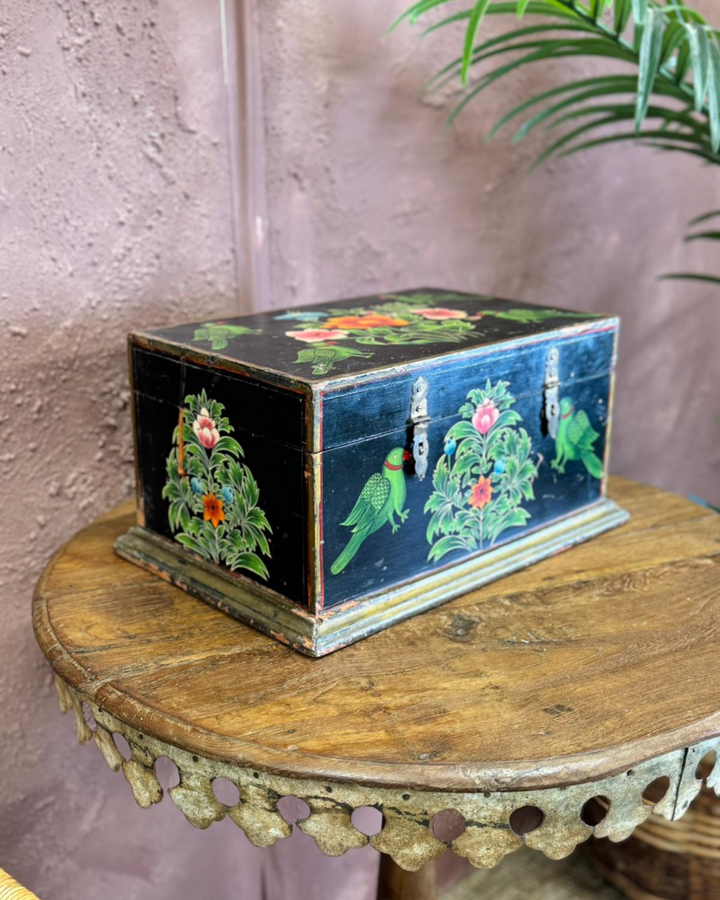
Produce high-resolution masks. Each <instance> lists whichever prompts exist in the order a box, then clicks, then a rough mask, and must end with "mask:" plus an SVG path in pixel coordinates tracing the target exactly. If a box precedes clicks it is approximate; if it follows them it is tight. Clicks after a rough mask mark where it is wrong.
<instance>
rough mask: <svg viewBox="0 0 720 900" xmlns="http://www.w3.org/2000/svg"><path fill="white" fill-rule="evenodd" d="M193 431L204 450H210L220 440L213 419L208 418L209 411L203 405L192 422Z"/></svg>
mask: <svg viewBox="0 0 720 900" xmlns="http://www.w3.org/2000/svg"><path fill="white" fill-rule="evenodd" d="M193 431H194V432H195V434H196V435H197V439H198V440H199V441H200V443H201V444H202V445H203V447H204V448H205V449H206V450H212V448H213V447H214V446H215V445H216V444H217V442H218V441H219V440H220V432H219V431H218V430H217V428H216V427H215V420H214V419H211V418H210V413H209V412H208V411H207V410H206V409H205V407H204V406H203V408H202V409H201V410H200V415H199V416H198V417H197V418H196V419H195V421H194V422H193Z"/></svg>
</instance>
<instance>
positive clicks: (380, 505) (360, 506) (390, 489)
mask: <svg viewBox="0 0 720 900" xmlns="http://www.w3.org/2000/svg"><path fill="white" fill-rule="evenodd" d="M408 457H409V454H408V452H407V451H404V450H403V448H402V447H395V448H393V449H392V450H391V451H390V452H389V453H388V455H387V456H386V457H385V462H384V463H383V467H382V471H381V472H375V473H374V474H373V475H371V476H370V478H368V480H367V481H366V482H365V486H364V487H363V489H362V491H361V492H360V496H359V497H358V499H357V501H356V503H355V506H353V508H352V512H351V513H350V515H349V516H348V517H347V519H345V521H344V522H342V525H344V526H345V527H346V528H351V529H352V534H351V537H350V540H349V541H348V543H347V545H346V546H345V549H344V550H343V551H342V553H341V554H340V555H339V556H338V558H337V559H336V560H335V562H334V563H333V564H332V566H331V568H330V571H331V572H332V574H333V575H339V574H340V572H342V571H343V569H344V568H345V567H346V566H347V565H348V563H349V562H350V561H351V560H352V559H353V558H354V556H355V554H356V553H357V552H358V550H359V549H360V547H361V546H362V544H363V543H364V541H365V539H366V538H368V537H369V536H370V535H371V534H374V533H375V532H376V531H379V530H380V528H382V526H383V525H385V524H386V523H388V524H389V525H390V528H391V529H392V533H393V534H395V533H396V532H397V531H398V530H399V528H400V525H401V524H402V523H403V522H405V520H406V519H407V517H408V515H409V512H410V511H409V510H407V509H405V508H404V507H405V500H406V497H407V485H406V483H405V472H404V471H403V463H404V461H405V460H406V459H407V458H408ZM395 516H397V517H398V519H400V522H396V521H395Z"/></svg>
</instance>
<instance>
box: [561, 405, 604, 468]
mask: <svg viewBox="0 0 720 900" xmlns="http://www.w3.org/2000/svg"><path fill="white" fill-rule="evenodd" d="M599 437H600V435H599V434H598V433H597V431H594V430H593V427H592V425H591V424H590V419H589V418H588V414H587V413H586V412H585V410H582V409H581V410H580V411H579V412H575V404H574V403H573V402H572V400H571V399H570V398H569V397H563V399H562V400H561V401H560V424H559V425H558V431H557V436H556V438H555V453H556V456H555V459H554V460H553V461H552V462H551V463H550V465H551V466H552V468H553V469H556V470H557V471H558V472H560V474H563V473H564V472H565V464H566V463H568V462H570V461H572V460H576V459H579V460H581V461H582V462H583V463H584V465H585V468H586V469H587V470H588V472H589V473H590V474H591V475H592V476H593V478H602V474H603V464H602V460H601V459H600V458H599V457H598V456H597V454H596V453H594V451H593V445H594V444H595V441H596V440H597V439H598V438H599Z"/></svg>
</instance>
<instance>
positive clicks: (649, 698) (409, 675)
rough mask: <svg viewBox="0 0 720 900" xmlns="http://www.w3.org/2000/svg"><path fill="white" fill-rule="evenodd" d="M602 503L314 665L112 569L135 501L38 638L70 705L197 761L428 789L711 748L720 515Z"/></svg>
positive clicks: (88, 548) (59, 599) (182, 597)
mask: <svg viewBox="0 0 720 900" xmlns="http://www.w3.org/2000/svg"><path fill="white" fill-rule="evenodd" d="M610 495H611V496H612V497H613V498H614V499H615V500H616V501H617V502H619V503H620V504H621V505H622V506H624V507H626V508H627V509H629V510H630V512H631V513H632V519H631V521H630V523H629V524H627V525H625V526H623V527H621V528H619V529H616V530H615V531H612V532H609V533H607V534H605V535H603V536H601V537H598V538H596V539H594V540H593V541H591V542H589V543H587V544H584V545H581V546H579V547H576V548H574V549H573V550H571V551H569V552H567V553H565V554H562V555H560V556H557V557H555V558H553V559H549V560H546V561H544V562H542V563H539V564H538V565H536V566H534V567H532V568H530V569H527V570H525V571H523V572H519V573H517V574H515V575H513V576H510V577H508V578H505V579H503V580H502V581H498V582H495V583H493V584H491V585H488V586H487V587H485V588H483V589H481V590H478V591H475V592H473V593H469V594H467V595H465V596H463V597H461V598H459V599H458V600H455V601H452V602H451V603H448V604H446V605H444V606H441V607H438V608H437V609H434V610H432V611H430V612H427V613H425V614H423V615H421V616H418V617H416V618H414V619H411V620H408V621H407V622H404V623H402V624H400V625H397V626H395V627H393V628H390V629H389V630H387V631H385V632H383V633H381V634H378V635H375V636H374V637H371V638H369V639H367V640H365V641H362V642H360V643H359V644H356V645H354V646H351V647H348V648H347V649H345V650H342V651H340V652H338V653H335V654H333V655H332V656H329V657H326V658H324V659H320V660H314V659H308V658H306V657H302V656H300V655H298V654H297V653H294V652H292V651H290V650H288V649H286V648H285V647H283V646H282V645H280V644H278V643H277V642H275V641H273V640H271V639H269V638H267V637H264V636H263V635H261V634H259V633H257V632H255V631H253V630H252V629H250V628H248V627H246V626H244V625H242V624H240V623H238V622H237V621H235V620H233V619H231V618H230V617H228V616H226V615H224V614H223V613H221V612H219V611H218V610H216V609H213V608H211V607H210V606H208V605H206V604H204V603H201V602H199V601H197V600H194V599H193V598H192V597H190V596H188V595H187V594H185V593H184V592H183V591H181V590H178V589H177V588H174V587H172V586H170V585H168V584H166V583H164V582H163V581H161V580H160V579H158V578H157V577H153V576H152V575H149V574H148V573H146V572H144V571H142V570H141V569H139V568H137V567H136V566H133V565H130V564H129V563H126V562H123V561H122V560H120V559H118V558H117V557H116V556H115V555H114V554H113V552H112V542H113V540H114V539H115V538H116V537H117V536H118V535H119V534H120V533H122V532H123V531H125V530H126V529H127V528H128V526H129V525H130V524H131V520H132V506H131V504H129V503H128V504H126V505H124V506H122V507H120V508H119V509H118V510H115V511H114V512H112V513H110V514H108V515H107V516H104V517H103V518H101V519H99V520H98V521H97V522H95V523H94V524H93V525H91V526H90V527H89V528H87V529H85V530H84V531H82V532H80V533H79V534H78V535H77V536H75V537H74V538H72V539H71V540H70V542H69V543H68V544H67V545H66V546H65V547H64V548H63V549H62V550H61V551H59V553H58V554H57V555H56V556H55V557H54V559H53V560H52V562H51V563H50V564H49V566H48V567H47V569H46V571H45V573H44V575H43V577H42V579H41V581H40V583H39V584H38V588H37V591H36V596H35V601H34V623H35V629H36V634H37V638H38V641H39V643H40V645H41V647H42V649H43V651H44V653H45V655H46V656H47V658H48V659H49V661H50V663H51V665H52V666H53V668H54V669H55V671H56V672H57V673H58V674H59V675H60V677H62V678H63V679H64V680H65V681H67V682H68V683H69V684H70V685H71V686H73V687H74V688H76V689H77V690H78V691H80V693H81V694H83V695H84V696H86V697H88V698H91V699H93V700H94V701H95V703H97V704H98V705H99V706H101V707H103V708H104V709H106V710H107V711H109V712H110V713H112V715H114V716H116V717H117V718H119V719H121V720H122V721H124V722H126V723H127V724H130V725H132V726H133V727H135V728H137V729H140V730H143V731H144V732H145V733H147V734H149V735H152V736H154V737H157V738H159V739H161V740H165V741H167V742H169V743H171V744H175V745H177V746H180V747H182V748H184V749H186V750H188V751H189V752H191V753H198V754H200V755H202V756H206V757H209V758H213V759H220V760H226V761H229V762H232V763H237V764H241V765H248V766H254V767H258V768H262V769H268V770H270V771H273V772H277V773H280V774H287V775H293V776H312V777H319V778H326V779H336V780H350V781H354V782H358V783H365V784H375V785H383V786H404V785H408V786H415V787H418V788H423V787H424V788H429V789H433V790H474V791H482V790H491V791H492V790H495V791H497V790H506V791H507V790H525V789H533V788H542V787H556V786H563V785H568V784H576V783H580V782H586V781H591V780H594V779H598V778H601V777H605V776H608V775H613V774H616V773H619V772H621V771H623V770H624V769H628V768H630V767H632V766H633V765H634V764H636V763H638V762H641V761H642V760H645V759H650V758H651V757H654V756H657V755H660V754H662V753H665V752H668V751H670V750H675V749H678V748H681V747H686V746H691V745H693V744H695V743H698V742H699V741H702V740H705V739H707V738H709V737H714V736H716V735H718V734H720V666H718V664H717V660H718V658H719V657H718V652H720V579H719V576H720V516H717V515H715V514H714V513H712V512H710V511H708V510H706V509H704V508H702V507H699V506H696V505H694V504H692V503H690V502H689V501H687V500H684V499H681V498H679V497H676V496H674V495H672V494H668V493H666V492H663V491H660V490H657V489H653V488H650V487H646V486H642V485H639V484H635V483H633V482H628V481H624V480H621V479H614V480H613V481H611V486H610Z"/></svg>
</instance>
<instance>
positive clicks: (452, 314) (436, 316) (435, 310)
mask: <svg viewBox="0 0 720 900" xmlns="http://www.w3.org/2000/svg"><path fill="white" fill-rule="evenodd" d="M410 312H411V313H415V315H416V316H423V318H425V319H433V320H437V321H440V320H442V319H467V313H466V312H463V310H461V309H444V308H443V307H442V306H433V307H429V308H428V309H411V310H410Z"/></svg>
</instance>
